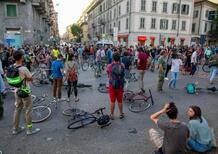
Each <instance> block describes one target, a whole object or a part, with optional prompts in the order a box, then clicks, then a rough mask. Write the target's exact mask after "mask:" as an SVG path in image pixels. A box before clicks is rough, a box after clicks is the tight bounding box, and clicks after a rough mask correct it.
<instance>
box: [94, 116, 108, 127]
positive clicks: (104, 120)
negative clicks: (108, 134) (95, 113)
mask: <svg viewBox="0 0 218 154" xmlns="http://www.w3.org/2000/svg"><path fill="white" fill-rule="evenodd" d="M109 121H110V117H109V116H108V115H102V116H101V117H100V118H98V120H97V123H98V125H99V126H104V125H107V124H108V123H109Z"/></svg>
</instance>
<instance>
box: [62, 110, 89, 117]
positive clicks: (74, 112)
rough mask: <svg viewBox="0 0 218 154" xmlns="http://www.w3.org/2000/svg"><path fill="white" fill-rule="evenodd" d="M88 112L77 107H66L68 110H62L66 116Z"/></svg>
mask: <svg viewBox="0 0 218 154" xmlns="http://www.w3.org/2000/svg"><path fill="white" fill-rule="evenodd" d="M85 113H86V112H85V111H82V110H80V109H76V108H72V109H71V108H70V109H66V110H64V111H63V112H62V114H63V115H64V116H73V115H75V114H79V115H82V114H83V115H84V114H85Z"/></svg>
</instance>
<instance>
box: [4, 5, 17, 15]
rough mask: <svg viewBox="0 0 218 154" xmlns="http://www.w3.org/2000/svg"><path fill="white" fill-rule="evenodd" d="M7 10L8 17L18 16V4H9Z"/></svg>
mask: <svg viewBox="0 0 218 154" xmlns="http://www.w3.org/2000/svg"><path fill="white" fill-rule="evenodd" d="M6 12H7V17H16V16H17V5H15V4H7V5H6Z"/></svg>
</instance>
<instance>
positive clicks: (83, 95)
mask: <svg viewBox="0 0 218 154" xmlns="http://www.w3.org/2000/svg"><path fill="white" fill-rule="evenodd" d="M169 76H170V74H169ZM200 76H201V77H197V76H196V77H193V78H191V77H190V76H180V80H179V81H178V84H177V88H176V89H169V88H168V87H167V82H166V83H165V85H164V92H162V93H158V92H156V85H157V73H156V72H155V73H151V72H146V74H145V87H146V91H147V92H148V89H149V88H150V89H151V90H152V94H153V97H154V101H155V105H154V106H152V107H151V108H150V109H148V110H147V111H145V112H142V113H138V114H136V113H132V112H130V111H129V110H128V104H124V112H125V116H126V117H125V119H123V120H120V119H119V113H118V110H117V108H116V114H115V120H114V121H112V124H111V125H110V126H108V127H106V128H103V129H101V128H99V127H98V126H97V124H96V123H94V124H92V125H89V126H87V127H85V128H82V129H78V130H75V131H72V130H68V129H67V124H68V120H69V118H68V117H65V116H63V115H62V111H63V110H64V109H66V108H69V107H70V106H71V107H77V108H80V109H83V110H85V111H89V112H92V111H94V110H95V109H98V108H99V107H106V110H107V111H106V112H109V105H110V104H109V98H108V95H107V94H101V93H99V92H98V91H97V87H98V84H99V83H101V82H103V83H104V82H106V75H103V77H102V78H101V79H95V78H94V75H93V72H92V71H91V70H90V71H87V72H82V71H81V72H80V77H79V82H80V83H87V84H92V85H93V87H92V88H86V89H79V98H80V101H79V103H77V104H75V103H74V102H73V101H72V102H71V103H70V104H68V103H66V102H62V103H60V104H58V108H57V109H55V107H54V106H51V108H52V115H51V117H50V118H49V119H48V120H46V121H45V122H42V123H39V124H35V125H34V126H35V127H39V128H41V132H40V133H38V134H35V135H32V136H26V134H25V133H24V132H22V133H21V134H18V135H16V136H13V135H12V134H11V133H12V117H13V111H14V97H13V95H8V96H7V98H6V100H5V105H4V107H5V115H4V119H3V120H1V121H0V151H2V152H3V154H142V153H143V154H151V153H152V151H153V150H154V146H153V145H152V144H151V142H150V140H149V137H148V130H149V129H150V128H157V127H156V126H155V125H154V124H153V123H152V122H151V121H150V119H149V116H150V115H151V114H152V113H154V112H156V111H158V110H159V109H160V108H161V107H162V106H163V105H164V103H165V102H167V101H174V102H175V103H176V105H177V106H178V108H179V119H180V120H181V121H184V122H188V119H187V116H186V110H187V107H188V106H190V105H193V104H195V105H198V106H200V107H201V109H202V111H203V116H204V117H205V118H206V119H207V120H208V122H209V124H210V125H211V126H212V127H213V128H214V129H215V134H216V135H218V123H217V117H218V116H217V115H218V114H217V112H218V93H208V92H204V91H203V92H201V93H199V94H198V95H189V94H186V92H185V90H184V87H185V85H186V84H187V83H188V82H195V81H198V82H199V86H200V87H207V86H208V81H207V79H205V77H206V76H204V75H203V76H202V75H200ZM215 85H216V86H217V87H218V81H216V83H215ZM137 87H138V83H137V82H135V83H130V85H129V89H131V90H137ZM32 90H33V93H34V94H37V95H39V96H40V95H42V94H43V93H47V94H49V96H51V93H52V87H51V85H45V86H43V87H41V88H38V87H34V88H33V89H32ZM63 96H64V97H66V90H65V89H63ZM23 117H24V116H23V115H22V117H21V124H22V125H25V123H24V120H23V119H24V118H23ZM134 129H135V130H136V132H134V133H130V131H131V130H134Z"/></svg>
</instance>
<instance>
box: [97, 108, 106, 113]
mask: <svg viewBox="0 0 218 154" xmlns="http://www.w3.org/2000/svg"><path fill="white" fill-rule="evenodd" d="M105 109H106V108H105V107H102V108H100V109H98V110H96V111H95V112H94V114H95V113H99V112H100V113H103V110H105Z"/></svg>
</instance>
